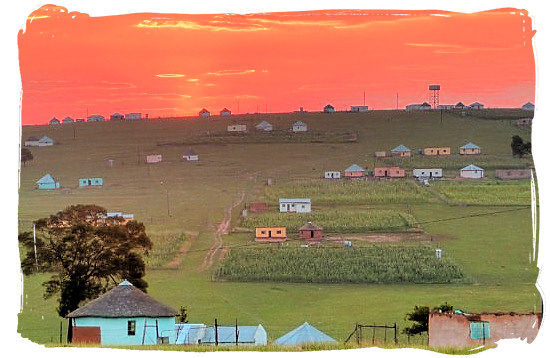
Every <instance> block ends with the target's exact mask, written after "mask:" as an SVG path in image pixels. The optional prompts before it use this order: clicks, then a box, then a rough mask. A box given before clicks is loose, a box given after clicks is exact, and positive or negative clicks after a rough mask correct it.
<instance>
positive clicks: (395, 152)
mask: <svg viewBox="0 0 550 358" xmlns="http://www.w3.org/2000/svg"><path fill="white" fill-rule="evenodd" d="M391 155H392V156H394V157H410V156H411V155H412V152H411V150H410V149H409V148H407V147H405V146H404V145H403V144H400V145H398V146H397V147H395V148H393V149H392V150H391Z"/></svg>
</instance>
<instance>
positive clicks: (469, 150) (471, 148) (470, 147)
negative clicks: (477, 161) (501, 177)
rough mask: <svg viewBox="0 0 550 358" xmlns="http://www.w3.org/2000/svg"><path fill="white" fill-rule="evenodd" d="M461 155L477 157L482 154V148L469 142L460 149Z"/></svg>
mask: <svg viewBox="0 0 550 358" xmlns="http://www.w3.org/2000/svg"><path fill="white" fill-rule="evenodd" d="M459 154H460V155H477V154H481V148H480V147H478V146H477V145H475V144H474V143H472V142H469V143H467V144H464V145H463V146H462V147H460V148H459Z"/></svg>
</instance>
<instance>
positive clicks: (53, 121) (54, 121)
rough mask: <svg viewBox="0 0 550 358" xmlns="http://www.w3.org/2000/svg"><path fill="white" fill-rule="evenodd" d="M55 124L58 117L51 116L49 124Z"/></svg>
mask: <svg viewBox="0 0 550 358" xmlns="http://www.w3.org/2000/svg"><path fill="white" fill-rule="evenodd" d="M56 124H59V119H57V118H55V117H53V118H52V119H51V120H50V125H56Z"/></svg>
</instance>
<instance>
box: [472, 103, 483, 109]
mask: <svg viewBox="0 0 550 358" xmlns="http://www.w3.org/2000/svg"><path fill="white" fill-rule="evenodd" d="M483 107H484V105H483V104H481V103H479V102H474V103H472V104H471V105H470V108H471V109H483Z"/></svg>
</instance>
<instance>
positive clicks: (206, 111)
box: [199, 108, 210, 118]
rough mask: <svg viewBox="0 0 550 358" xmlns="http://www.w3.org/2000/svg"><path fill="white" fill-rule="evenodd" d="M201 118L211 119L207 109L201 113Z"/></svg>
mask: <svg viewBox="0 0 550 358" xmlns="http://www.w3.org/2000/svg"><path fill="white" fill-rule="evenodd" d="M199 117H203V118H206V117H210V112H209V111H208V110H207V109H206V108H203V109H201V110H200V112H199Z"/></svg>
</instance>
